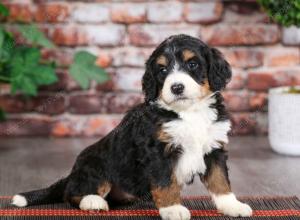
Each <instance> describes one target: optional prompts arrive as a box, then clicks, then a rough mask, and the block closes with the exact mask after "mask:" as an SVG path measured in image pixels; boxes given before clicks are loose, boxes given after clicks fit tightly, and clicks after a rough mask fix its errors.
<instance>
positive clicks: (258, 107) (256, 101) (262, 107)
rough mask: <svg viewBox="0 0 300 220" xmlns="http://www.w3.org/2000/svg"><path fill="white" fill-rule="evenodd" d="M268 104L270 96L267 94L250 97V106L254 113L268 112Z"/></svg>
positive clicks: (261, 93) (256, 94) (262, 93)
mask: <svg viewBox="0 0 300 220" xmlns="http://www.w3.org/2000/svg"><path fill="white" fill-rule="evenodd" d="M267 104H268V94H267V93H265V92H260V93H254V94H251V95H250V99H249V105H250V109H251V110H253V111H266V110H267Z"/></svg>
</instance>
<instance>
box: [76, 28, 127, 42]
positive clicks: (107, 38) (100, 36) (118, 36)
mask: <svg viewBox="0 0 300 220" xmlns="http://www.w3.org/2000/svg"><path fill="white" fill-rule="evenodd" d="M79 28H83V29H84V31H85V32H86V34H87V37H88V43H89V44H96V45H99V46H117V45H123V44H124V42H125V34H126V30H125V27H124V26H123V25H116V24H104V25H84V26H83V27H79Z"/></svg>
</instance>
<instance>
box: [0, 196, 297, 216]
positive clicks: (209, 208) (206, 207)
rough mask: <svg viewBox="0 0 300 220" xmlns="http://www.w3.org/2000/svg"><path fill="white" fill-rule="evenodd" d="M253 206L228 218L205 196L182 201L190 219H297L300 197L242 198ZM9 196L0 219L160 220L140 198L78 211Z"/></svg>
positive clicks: (1, 204) (1, 206) (3, 199)
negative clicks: (17, 203) (20, 203)
mask: <svg viewBox="0 0 300 220" xmlns="http://www.w3.org/2000/svg"><path fill="white" fill-rule="evenodd" d="M240 199H241V200H243V201H245V202H247V203H248V204H249V205H250V206H251V207H252V208H253V209H254V214H253V216H252V217H251V218H230V217H226V216H223V215H221V214H220V213H218V212H217V210H215V207H214V206H213V204H212V202H211V201H210V199H209V198H208V197H205V196H203V197H189V198H185V199H184V200H183V203H184V205H185V206H187V207H188V208H189V210H190V211H191V214H192V216H193V218H192V219H208V217H209V219H215V220H221V219H222V220H226V219H261V220H263V219H264V220H267V219H268V220H269V219H270V220H271V219H274V220H277V219H286V220H288V219H290V220H293V219H295V220H296V219H297V220H300V200H299V199H298V198H297V197H242V198H240ZM9 202H10V197H9V196H2V197H1V196H0V219H1V220H6V219H7V220H8V219H14V220H19V219H20V220H21V219H22V220H26V219H42V220H44V219H47V220H50V219H51V220H52V219H57V220H68V219H107V220H114V219H122V220H129V219H131V220H138V219H153V220H154V219H155V220H156V219H160V218H159V214H158V210H156V209H155V208H154V206H153V203H152V202H149V201H141V202H137V203H135V204H132V205H130V206H122V207H115V208H114V209H112V210H110V211H108V212H105V211H93V212H91V211H90V212H88V211H81V210H78V209H74V208H72V207H70V206H69V205H68V204H54V205H40V206H31V207H27V208H16V207H13V206H11V205H10V204H9Z"/></svg>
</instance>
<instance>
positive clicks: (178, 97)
mask: <svg viewBox="0 0 300 220" xmlns="http://www.w3.org/2000/svg"><path fill="white" fill-rule="evenodd" d="M187 100H189V98H188V97H186V96H176V97H175V98H174V99H173V100H172V101H171V102H170V103H169V104H173V103H175V102H182V101H187Z"/></svg>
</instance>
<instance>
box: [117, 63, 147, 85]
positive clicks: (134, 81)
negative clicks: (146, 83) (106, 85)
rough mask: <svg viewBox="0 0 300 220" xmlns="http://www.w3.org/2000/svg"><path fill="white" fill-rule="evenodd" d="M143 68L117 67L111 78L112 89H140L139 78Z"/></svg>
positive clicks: (140, 78)
mask: <svg viewBox="0 0 300 220" xmlns="http://www.w3.org/2000/svg"><path fill="white" fill-rule="evenodd" d="M143 74H144V69H138V68H118V69H117V70H116V75H115V76H114V78H113V84H114V89H116V90H123V91H142V86H141V80H142V76H143Z"/></svg>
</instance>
